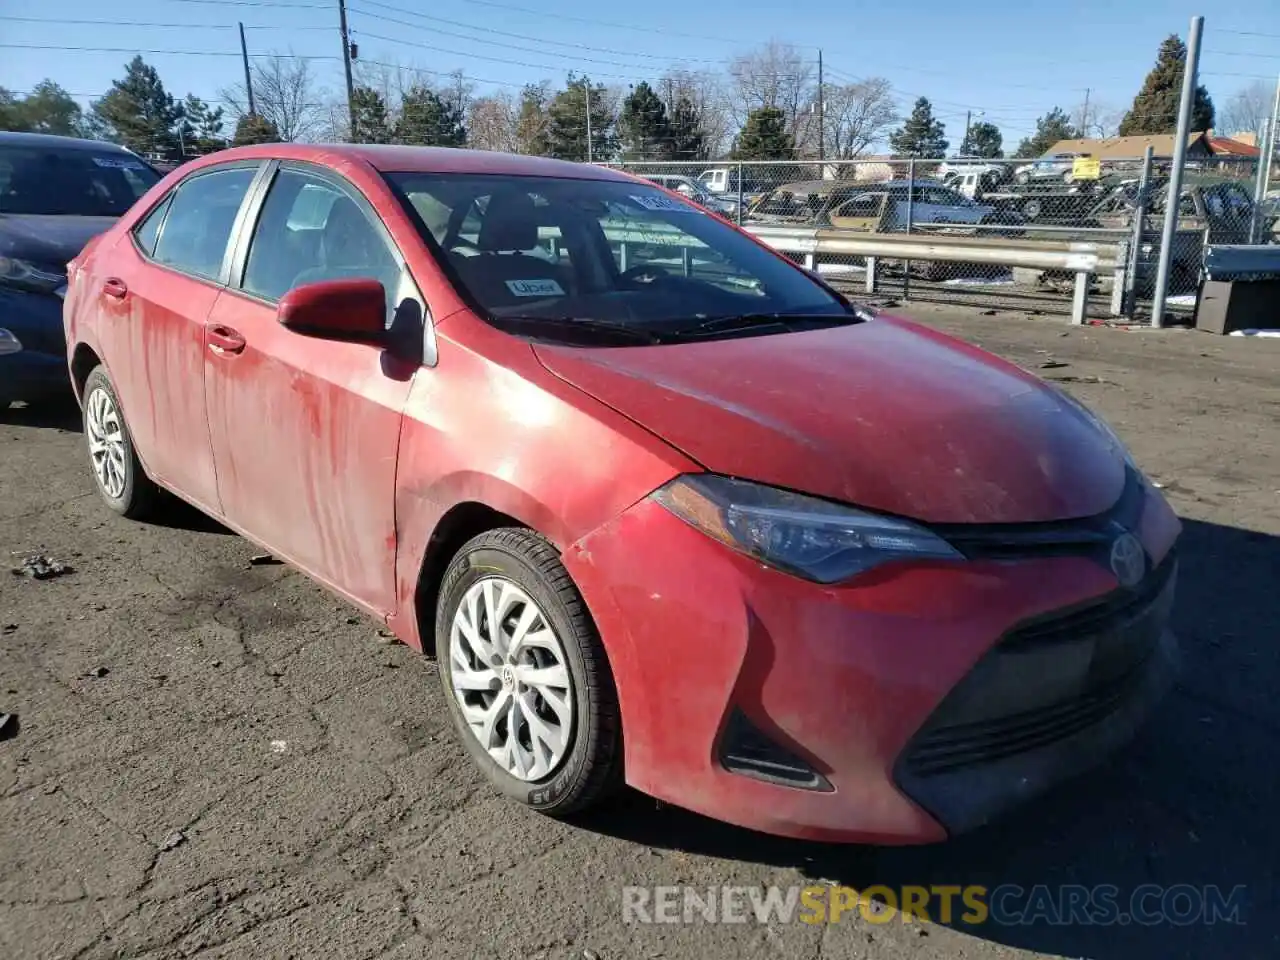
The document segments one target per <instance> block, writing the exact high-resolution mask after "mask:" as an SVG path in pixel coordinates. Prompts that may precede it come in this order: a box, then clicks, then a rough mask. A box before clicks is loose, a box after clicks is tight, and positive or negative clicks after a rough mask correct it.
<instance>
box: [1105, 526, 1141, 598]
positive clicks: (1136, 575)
mask: <svg viewBox="0 0 1280 960" xmlns="http://www.w3.org/2000/svg"><path fill="white" fill-rule="evenodd" d="M1111 572H1112V573H1114V574H1115V575H1116V579H1117V580H1119V581H1120V586H1122V587H1132V586H1135V585H1136V584H1137V583H1138V582H1139V581H1140V580H1141V579H1142V577H1143V575H1144V574H1146V572H1147V554H1146V551H1145V550H1143V549H1142V544H1141V543H1139V542H1138V538H1137V537H1135V536H1134V535H1133V534H1132V533H1122V534H1120V536H1118V537H1116V538H1115V540H1114V541H1112V544H1111Z"/></svg>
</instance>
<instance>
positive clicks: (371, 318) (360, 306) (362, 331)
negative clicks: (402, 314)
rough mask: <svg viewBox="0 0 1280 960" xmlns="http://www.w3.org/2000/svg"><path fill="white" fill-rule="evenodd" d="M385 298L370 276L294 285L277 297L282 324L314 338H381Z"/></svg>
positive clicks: (383, 334) (383, 330) (384, 320)
mask: <svg viewBox="0 0 1280 960" xmlns="http://www.w3.org/2000/svg"><path fill="white" fill-rule="evenodd" d="M386 316H387V299H386V291H384V290H383V288H382V284H381V283H379V282H378V281H377V280H374V279H373V278H371V277H355V278H352V279H344V280H321V281H318V282H316V283H306V284H303V285H302V286H300V287H294V288H293V289H292V290H290V291H289V292H288V293H286V294H285V295H284V296H283V297H281V299H280V305H279V307H278V308H277V309H276V317H277V319H279V321H280V323H281V325H283V326H285V327H288V328H289V329H290V330H293V331H296V332H297V333H301V334H306V335H308V336H313V337H331V338H334V339H341V340H374V341H381V340H382V339H383V338H384V336H385V334H386Z"/></svg>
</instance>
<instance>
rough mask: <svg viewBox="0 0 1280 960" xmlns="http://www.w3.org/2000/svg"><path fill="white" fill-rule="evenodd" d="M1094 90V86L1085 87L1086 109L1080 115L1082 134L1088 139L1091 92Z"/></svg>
mask: <svg viewBox="0 0 1280 960" xmlns="http://www.w3.org/2000/svg"><path fill="white" fill-rule="evenodd" d="M1092 92H1093V90H1092V88H1090V87H1085V88H1084V109H1083V110H1082V111H1081V116H1080V136H1082V137H1084V138H1086V139H1088V137H1089V94H1091V93H1092Z"/></svg>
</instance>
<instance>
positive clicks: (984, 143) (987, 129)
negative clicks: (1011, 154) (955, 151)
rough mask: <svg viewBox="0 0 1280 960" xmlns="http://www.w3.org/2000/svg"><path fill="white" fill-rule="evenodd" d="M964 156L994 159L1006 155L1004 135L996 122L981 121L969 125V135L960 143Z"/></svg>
mask: <svg viewBox="0 0 1280 960" xmlns="http://www.w3.org/2000/svg"><path fill="white" fill-rule="evenodd" d="M960 155H961V156H962V157H985V158H987V159H989V160H994V159H996V158H997V157H1003V156H1004V137H1002V136H1001V135H1000V129H999V128H998V127H997V126H996V125H995V124H994V123H986V122H983V121H980V122H978V123H975V124H972V125H971V126H970V127H969V135H968V136H967V137H965V138H964V142H963V143H961V144H960Z"/></svg>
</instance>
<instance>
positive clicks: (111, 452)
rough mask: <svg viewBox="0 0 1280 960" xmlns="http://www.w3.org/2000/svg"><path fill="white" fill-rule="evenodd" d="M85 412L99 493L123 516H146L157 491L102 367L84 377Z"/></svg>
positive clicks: (109, 380) (94, 477)
mask: <svg viewBox="0 0 1280 960" xmlns="http://www.w3.org/2000/svg"><path fill="white" fill-rule="evenodd" d="M83 413H84V438H85V442H86V443H87V445H88V447H89V462H90V464H91V465H92V466H93V479H94V481H95V483H96V484H97V487H98V493H99V494H101V495H102V499H103V500H104V501H105V502H106V504H107V506H108V507H110V508H111V509H112V510H114V511H115V512H116V513H118V514H120V515H121V516H124V517H129V518H130V519H138V518H140V517H143V516H145V515H146V514H147V513H148V512H150V510H151V508H152V506H153V505H154V503H155V499H156V496H157V493H158V491H157V488H156V485H155V484H154V483H152V481H151V478H150V477H148V476H147V475H146V473H145V472H144V471H143V469H142V463H141V462H140V461H139V460H138V453H137V451H136V450H135V449H134V446H133V437H132V436H131V435H130V433H129V427H128V425H127V424H126V423H125V421H124V414H123V413H122V412H121V410H120V400H119V399H118V398H117V397H116V391H115V388H114V387H113V386H112V385H111V379H110V378H109V377H108V376H107V372H106V370H104V369H103V368H102V367H97V368H95V369H94V371H93V372H92V373H90V374H89V377H88V379H87V380H86V381H85V384H84V404H83Z"/></svg>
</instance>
